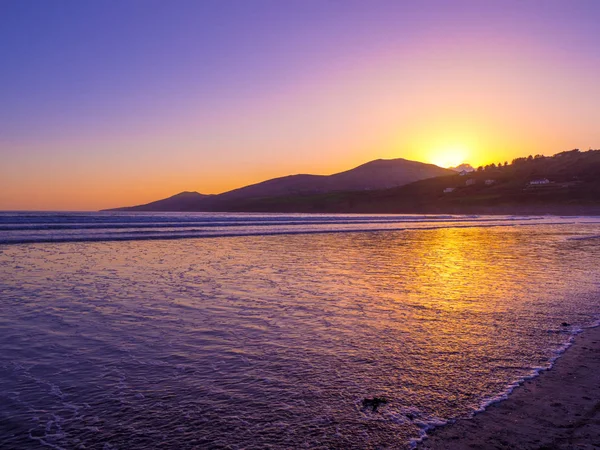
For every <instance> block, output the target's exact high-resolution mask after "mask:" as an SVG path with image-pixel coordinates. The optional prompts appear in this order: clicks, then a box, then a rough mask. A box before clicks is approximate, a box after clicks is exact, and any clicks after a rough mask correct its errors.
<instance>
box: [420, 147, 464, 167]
mask: <svg viewBox="0 0 600 450" xmlns="http://www.w3.org/2000/svg"><path fill="white" fill-rule="evenodd" d="M469 155H470V152H469V150H468V149H467V148H465V147H463V146H459V145H457V146H452V147H446V148H442V149H440V150H434V151H432V152H431V155H430V157H429V159H430V160H431V162H432V163H433V164H435V165H436V166H440V167H456V166H458V165H460V164H462V163H466V162H469V161H468V157H469Z"/></svg>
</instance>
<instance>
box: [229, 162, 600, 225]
mask: <svg viewBox="0 0 600 450" xmlns="http://www.w3.org/2000/svg"><path fill="white" fill-rule="evenodd" d="M598 174H600V150H590V151H587V152H580V151H579V150H573V151H569V152H562V153H558V154H556V155H554V156H551V157H545V156H541V155H538V156H535V157H533V156H530V157H528V158H517V159H515V160H513V162H512V164H506V165H501V166H496V165H490V166H486V167H480V168H478V169H477V170H476V171H475V172H471V173H469V174H467V175H464V176H461V175H459V174H454V175H447V176H441V177H435V178H430V179H424V180H420V181H417V182H414V183H410V184H407V185H404V186H401V187H396V188H392V189H383V190H376V191H362V192H336V193H329V194H319V195H293V196H285V197H263V198H254V199H248V200H246V201H240V202H231V203H229V204H228V205H227V210H229V211H256V212H258V211H261V212H269V211H270V212H313V213H454V214H495V213H497V214H600V178H599V177H598ZM532 182H533V183H532ZM536 182H537V183H538V184H535V183H536Z"/></svg>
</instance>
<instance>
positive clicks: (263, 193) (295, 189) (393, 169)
mask: <svg viewBox="0 0 600 450" xmlns="http://www.w3.org/2000/svg"><path fill="white" fill-rule="evenodd" d="M452 173H454V172H452V171H451V170H449V169H444V168H441V167H438V166H436V165H434V164H427V163H421V162H418V161H411V160H407V159H404V158H396V159H376V160H373V161H369V162H366V163H364V164H361V165H359V166H356V167H354V168H352V169H349V170H345V171H342V172H338V173H334V174H331V175H312V174H295V175H287V176H283V177H277V178H271V179H268V180H265V181H261V182H259V183H254V184H250V185H247V186H243V187H240V188H237V189H232V190H230V191H226V192H223V193H221V194H212V195H207V194H200V193H198V192H194V191H184V192H180V193H179V194H175V195H173V196H171V197H167V198H164V199H160V200H157V201H154V202H149V203H146V204H143V205H136V206H128V207H119V208H112V209H108V210H106V211H180V212H181V211H213V210H218V211H224V210H227V204H228V203H232V202H239V201H242V200H249V199H253V198H264V197H285V196H290V195H314V194H327V193H332V192H352V191H365V190H379V189H389V188H393V187H399V186H403V185H406V184H409V183H412V182H415V181H419V180H423V179H426V178H433V177H436V176H443V175H449V174H452Z"/></svg>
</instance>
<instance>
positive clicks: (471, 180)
mask: <svg viewBox="0 0 600 450" xmlns="http://www.w3.org/2000/svg"><path fill="white" fill-rule="evenodd" d="M475 183H477V181H476V180H475V179H474V178H471V179H470V180H467V181H466V182H465V184H466V185H467V186H472V185H473V184H475Z"/></svg>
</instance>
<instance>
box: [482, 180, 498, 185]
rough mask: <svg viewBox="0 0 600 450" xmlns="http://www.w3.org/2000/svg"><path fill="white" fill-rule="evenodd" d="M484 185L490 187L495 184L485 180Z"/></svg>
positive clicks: (493, 181) (492, 181) (494, 181)
mask: <svg viewBox="0 0 600 450" xmlns="http://www.w3.org/2000/svg"><path fill="white" fill-rule="evenodd" d="M484 183H485V185H486V186H491V185H492V184H496V180H485V182H484Z"/></svg>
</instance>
